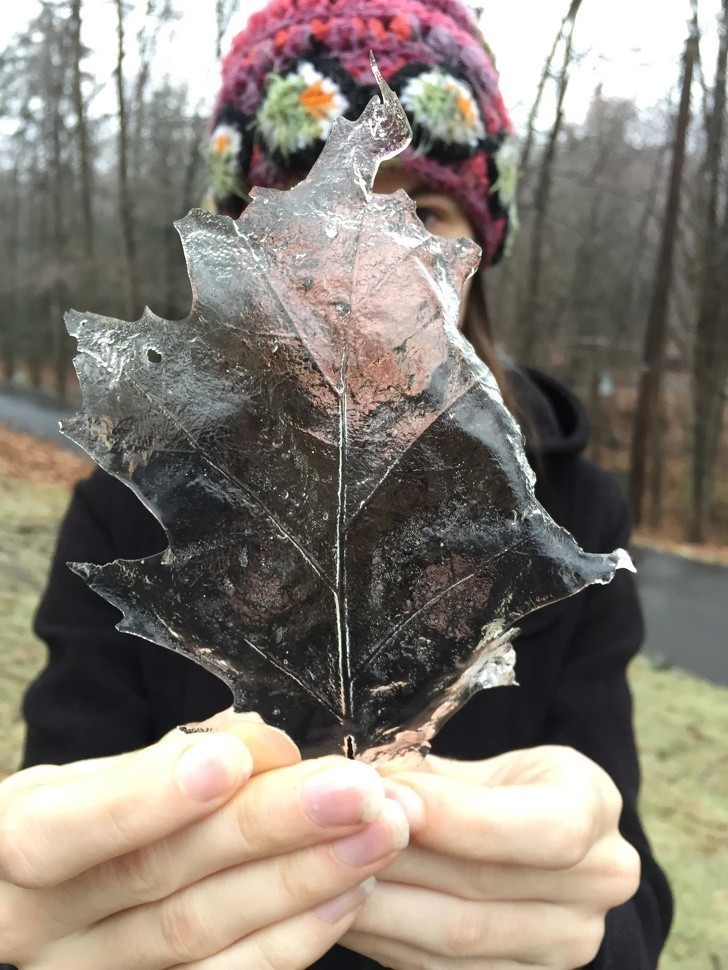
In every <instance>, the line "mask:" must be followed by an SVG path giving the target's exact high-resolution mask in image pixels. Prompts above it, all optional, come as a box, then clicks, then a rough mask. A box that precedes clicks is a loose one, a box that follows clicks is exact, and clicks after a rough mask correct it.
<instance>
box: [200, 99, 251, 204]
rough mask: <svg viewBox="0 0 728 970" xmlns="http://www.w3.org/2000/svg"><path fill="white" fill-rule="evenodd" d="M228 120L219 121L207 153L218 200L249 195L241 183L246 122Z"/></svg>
mask: <svg viewBox="0 0 728 970" xmlns="http://www.w3.org/2000/svg"><path fill="white" fill-rule="evenodd" d="M228 118H229V113H228ZM228 118H225V117H221V118H220V119H218V123H217V124H216V125H215V127H214V129H213V131H212V134H211V136H210V141H209V144H208V151H207V158H208V166H209V169H210V181H211V190H212V193H213V195H214V197H215V198H217V199H227V198H229V197H230V196H240V195H247V190H246V189H245V187H244V186H243V185H242V183H241V181H240V170H241V155H242V154H243V153H244V152H245V145H244V135H243V131H242V130H241V126H242V125H243V124H244V121H242V118H241V121H240V122H239V123H238V124H236V123H234V121H232V120H228Z"/></svg>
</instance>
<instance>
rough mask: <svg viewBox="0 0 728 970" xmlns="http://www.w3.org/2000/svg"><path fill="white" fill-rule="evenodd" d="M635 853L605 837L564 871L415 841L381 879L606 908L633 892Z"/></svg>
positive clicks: (455, 892)
mask: <svg viewBox="0 0 728 970" xmlns="http://www.w3.org/2000/svg"><path fill="white" fill-rule="evenodd" d="M635 856H636V852H635V850H634V849H633V848H632V847H631V846H630V845H628V844H627V843H626V842H624V841H623V840H622V839H621V838H619V837H616V838H614V839H602V840H601V841H600V842H598V843H597V844H596V845H595V846H594V848H593V849H592V851H591V852H590V853H589V854H588V856H587V857H586V858H585V859H584V860H583V861H582V862H581V863H580V864H579V865H578V866H576V867H575V868H573V869H569V870H566V871H564V870H548V869H534V868H527V867H524V866H508V865H501V864H497V863H490V862H478V861H474V860H471V859H453V858H452V857H451V856H444V855H440V854H439V853H437V852H432V851H430V850H429V849H424V848H422V847H421V846H418V845H414V844H413V845H410V846H409V847H408V849H407V851H406V852H402V853H400V855H398V856H397V857H396V858H395V860H394V861H393V862H392V864H391V865H390V866H389V867H388V868H387V870H386V872H385V873H382V874H380V876H379V879H380V881H382V882H390V883H403V884H404V885H409V886H421V887H422V888H423V889H432V890H435V891H436V892H442V893H446V894H447V895H450V896H460V897H462V898H463V899H471V900H474V901H484V902H497V901H499V900H502V901H506V900H511V901H514V902H515V901H519V900H541V901H543V902H550V903H562V904H567V905H568V904H571V903H579V902H581V901H583V900H589V905H590V906H592V907H593V908H594V909H595V910H598V909H602V910H603V911H606V910H608V909H611V908H612V907H613V906H617V905H619V904H620V903H622V902H624V901H625V899H628V898H629V896H630V895H631V894H632V893H633V892H634V889H635V877H634V872H635V869H636V872H637V876H638V874H639V857H638V856H637V858H636V860H635Z"/></svg>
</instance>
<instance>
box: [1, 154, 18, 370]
mask: <svg viewBox="0 0 728 970" xmlns="http://www.w3.org/2000/svg"><path fill="white" fill-rule="evenodd" d="M20 205H21V203H20V162H19V161H18V159H16V160H15V164H14V165H13V169H12V174H11V178H10V198H9V199H8V208H9V213H8V237H7V238H8V259H7V264H6V267H5V269H6V273H7V275H6V277H5V279H6V281H7V296H6V297H5V301H4V307H3V310H2V318H3V332H2V359H3V376H4V378H5V379H6V380H8V381H12V380H13V378H14V377H15V366H16V358H17V353H18V339H19V337H20V333H21V326H20V281H19V279H18V276H19V269H20Z"/></svg>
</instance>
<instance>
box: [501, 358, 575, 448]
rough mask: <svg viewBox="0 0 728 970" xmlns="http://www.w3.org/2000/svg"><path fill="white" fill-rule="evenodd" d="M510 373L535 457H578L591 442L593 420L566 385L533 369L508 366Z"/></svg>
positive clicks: (525, 429) (527, 446) (514, 365)
mask: <svg viewBox="0 0 728 970" xmlns="http://www.w3.org/2000/svg"><path fill="white" fill-rule="evenodd" d="M506 372H507V375H508V379H509V381H510V384H511V389H512V391H513V394H514V396H515V398H516V402H517V403H518V406H519V409H520V411H521V413H522V415H523V418H524V420H523V422H522V423H523V433H524V435H525V438H526V448H527V450H528V451H529V452H531V453H532V454H534V455H538V456H542V457H546V456H549V455H564V456H566V455H577V454H579V453H580V452H582V451H583V450H584V448H585V447H586V446H587V444H588V442H589V416H588V415H587V413H586V410H585V408H584V405H583V404H582V403H581V401H580V400H579V398H578V397H577V396H576V394H574V392H573V391H571V390H569V388H568V387H566V385H565V384H562V383H561V381H559V380H557V379H556V378H555V377H550V376H548V375H547V374H542V373H541V371H538V370H535V369H534V368H532V367H524V366H522V365H520V364H512V363H510V362H509V363H508V364H507V368H506Z"/></svg>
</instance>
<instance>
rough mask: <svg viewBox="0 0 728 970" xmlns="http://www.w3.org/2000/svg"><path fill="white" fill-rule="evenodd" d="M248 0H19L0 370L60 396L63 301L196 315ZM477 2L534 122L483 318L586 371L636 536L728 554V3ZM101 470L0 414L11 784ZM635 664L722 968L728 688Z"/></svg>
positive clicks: (651, 815) (509, 339)
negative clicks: (56, 581) (41, 637)
mask: <svg viewBox="0 0 728 970" xmlns="http://www.w3.org/2000/svg"><path fill="white" fill-rule="evenodd" d="M257 5H258V4H257V3H256V2H255V0H19V2H16V3H15V4H14V5H12V6H10V5H9V4H6V9H4V10H3V17H2V23H0V378H2V379H4V380H3V383H2V384H1V385H0V390H2V391H4V392H6V391H9V390H12V389H13V388H19V389H24V388H30V389H36V390H38V391H41V392H44V393H45V394H51V395H53V396H55V397H58V398H61V399H64V400H65V401H66V402H67V404H68V411H69V413H70V412H71V411H72V410H73V406H74V405H75V403H76V402H77V400H78V388H77V384H76V380H75V376H74V373H73V369H72V366H71V360H72V357H73V354H74V346H73V342H72V341H71V340H70V339H69V338H68V337H67V335H66V332H65V328H64V325H63V313H64V311H65V310H66V309H67V308H69V307H71V306H73V307H76V308H78V309H89V310H94V311H96V312H100V313H106V314H109V315H111V316H116V317H121V318H127V319H132V318H134V317H137V316H138V315H139V314H140V312H141V310H142V307H143V306H144V304H148V305H149V306H150V307H151V308H152V309H153V310H154V311H156V312H157V313H158V314H160V315H163V316H166V317H168V318H171V319H178V318H181V317H184V316H185V315H186V313H187V311H188V308H189V303H190V290H189V283H188V280H187V276H186V272H185V266H184V260H183V256H182V250H181V246H180V243H179V239H178V237H177V234H176V232H175V231H174V228H173V225H172V223H173V221H174V220H175V219H178V218H180V217H182V216H184V215H185V214H186V212H187V211H188V210H189V209H190V208H191V207H193V206H195V205H198V204H199V203H200V201H201V199H202V198H203V196H204V195H205V191H206V187H207V184H206V183H207V177H206V162H205V146H206V140H207V122H208V118H209V114H210V111H211V106H212V100H213V97H214V93H215V90H216V86H217V78H218V67H217V65H218V61H219V56H220V53H221V51H222V50H224V49H225V47H226V45H227V43H228V42H229V40H230V37H231V36H232V34H233V33H234V32H235V31H236V30H238V29H240V28H241V26H242V25H243V23H244V21H245V19H246V16H247V14H248V13H249V12H250V10H251V8H255V7H256V6H257ZM490 10H491V13H490V14H488V13H487V12H486V13H485V14H483V15H482V23H483V27H484V30H485V33H486V35H487V36H488V37H489V38H490V39H492V41H493V46H494V48H495V49H496V51H498V52H499V54H500V60H499V66H500V68H501V71H502V75H503V88H504V92H505V97H506V101H507V103H508V104H509V105H510V106H511V107H512V108H513V114H514V118H515V121H516V125H517V128H518V130H519V134H520V139H521V181H520V187H519V205H520V213H521V229H520V233H519V235H518V237H517V240H516V244H515V247H514V250H513V252H512V254H511V256H510V258H509V259H508V261H506V262H505V263H504V264H503V266H501V267H500V268H497V269H495V270H494V271H493V272H492V273H491V274H490V275H489V287H488V289H489V292H488V301H489V305H490V313H491V317H492V319H493V323H494V329H495V331H496V333H497V336H498V339H499V341H500V342H501V343H502V346H503V348H504V350H505V351H506V352H507V353H510V354H512V355H514V356H516V357H518V358H519V359H521V360H524V361H527V362H535V363H536V364H537V365H538V366H539V367H541V368H542V369H544V370H547V371H551V372H554V373H556V374H558V375H559V376H561V377H562V378H564V379H565V380H566V381H567V382H568V383H570V384H571V385H572V386H573V387H574V388H575V389H576V390H577V391H578V392H579V393H580V394H581V396H582V397H583V399H584V400H585V402H586V404H587V406H588V408H589V411H590V415H591V419H592V425H593V443H592V454H593V456H594V457H595V458H597V459H598V460H599V461H601V462H602V463H603V464H605V465H607V466H609V467H611V468H612V469H613V470H614V471H616V472H617V473H618V474H619V476H620V477H621V478H622V480H623V483H624V485H625V487H626V488H627V489H628V490H629V492H630V495H631V498H632V503H633V507H634V509H635V513H636V517H637V519H638V520H639V530H638V534H641V538H642V540H643V541H648V542H653V543H654V542H655V541H657V540H658V539H659V540H662V541H668V542H670V543H671V544H672V545H673V546H674V544H675V543H681V544H682V543H684V542H689V543H690V544H691V550H692V552H693V553H694V554H697V555H699V556H701V557H704V558H710V557H712V558H717V559H718V560H721V561H724V562H728V429H726V427H725V410H726V407H725V401H726V389H727V387H726V381H727V378H728V272H726V268H728V178H727V177H726V176H727V175H728V141H727V139H728V133H726V130H725V125H726V115H727V114H728V112H727V109H726V61H727V60H728V0H692V2H691V0H637V2H635V0H539V2H537V0H509V2H508V3H507V4H502V3H501V4H500V5H499V7H496V5H495V4H493V5H492V6H491V7H490ZM88 467H89V466H88V464H87V463H85V462H82V461H81V460H79V459H77V458H75V457H74V456H73V455H71V454H69V453H68V452H66V451H63V450H62V449H60V448H56V447H54V446H51V445H47V444H44V445H41V444H39V443H38V442H36V441H34V440H32V439H30V438H26V437H24V436H23V435H20V434H16V433H14V432H11V431H9V430H7V429H4V428H0V629H2V635H1V636H0V726H1V730H0V780H1V779H2V778H3V777H4V776H5V775H6V774H8V773H10V772H11V771H13V770H14V769H15V767H16V766H17V763H18V758H19V752H20V751H21V749H22V741H23V720H22V716H21V712H20V700H21V697H22V693H23V690H24V688H25V686H26V685H27V683H28V682H29V681H31V680H32V679H33V677H34V676H35V675H36V674H37V673H38V671H39V670H40V669H41V668H42V666H43V664H44V662H45V651H44V649H43V647H42V645H41V644H40V643H39V642H38V641H37V640H35V638H33V637H32V635H31V632H30V627H31V618H32V614H33V611H34V609H35V606H36V604H37V601H38V596H39V594H40V590H41V589H42V586H43V583H44V581H45V575H46V571H47V566H48V560H49V557H50V555H51V550H52V548H53V543H54V539H55V532H56V528H57V524H58V521H59V519H60V517H61V515H62V513H63V511H64V509H65V507H66V504H67V501H68V490H69V488H70V487H71V485H72V484H73V482H74V481H76V480H77V479H78V478H79V477H80V476H82V475H84V474H86V472H87V471H88ZM696 635H699V631H696ZM689 649H690V644H686V650H689ZM658 666H659V665H658ZM630 683H631V686H632V689H633V692H634V695H635V698H636V702H637V703H636V722H637V723H636V728H637V737H638V740H639V746H640V756H641V761H642V768H643V776H644V788H643V792H644V794H643V802H642V812H643V816H644V819H645V822H646V826H647V830H648V833H649V835H650V838H651V839H652V841H653V843H654V846H655V850H656V853H657V856H658V858H659V859H660V861H661V862H662V864H663V865H665V867H666V869H667V871H668V874H669V876H670V880H671V882H672V885H673V888H674V890H675V895H676V899H677V917H676V922H675V925H674V927H673V932H672V934H671V937H670V940H669V941H668V947H667V950H666V952H665V955H664V957H663V960H662V961H661V968H662V970H728V926H727V925H726V922H725V919H724V915H725V912H726V907H727V906H728V893H727V892H726V888H725V846H726V844H728V842H727V840H728V776H727V775H726V772H725V765H726V762H727V760H728V754H727V753H726V752H728V705H727V704H726V703H725V698H726V692H725V689H724V688H721V687H718V686H716V685H712V684H709V683H707V682H704V681H701V680H699V679H697V678H694V677H692V676H690V675H688V674H686V673H684V672H681V671H677V670H664V669H654V664H653V665H650V664H649V663H648V662H646V660H645V659H644V658H641V659H638V660H637V661H636V662H635V663H634V664H633V665H632V667H631V670H630Z"/></svg>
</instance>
